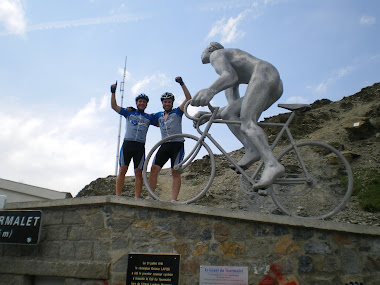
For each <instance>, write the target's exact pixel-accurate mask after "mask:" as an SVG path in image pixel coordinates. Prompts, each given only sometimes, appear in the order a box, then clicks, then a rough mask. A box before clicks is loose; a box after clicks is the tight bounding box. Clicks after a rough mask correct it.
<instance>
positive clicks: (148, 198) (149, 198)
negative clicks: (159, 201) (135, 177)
mask: <svg viewBox="0 0 380 285" xmlns="http://www.w3.org/2000/svg"><path fill="white" fill-rule="evenodd" d="M145 199H146V200H153V198H152V197H150V196H146V197H145Z"/></svg>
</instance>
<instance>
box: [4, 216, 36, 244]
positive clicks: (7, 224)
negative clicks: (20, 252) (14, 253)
mask: <svg viewBox="0 0 380 285" xmlns="http://www.w3.org/2000/svg"><path fill="white" fill-rule="evenodd" d="M41 217H42V212H41V211H38V210H17V211H16V210H4V211H0V243H11V244H30V245H33V244H37V243H38V242H39V237H40V230H41Z"/></svg>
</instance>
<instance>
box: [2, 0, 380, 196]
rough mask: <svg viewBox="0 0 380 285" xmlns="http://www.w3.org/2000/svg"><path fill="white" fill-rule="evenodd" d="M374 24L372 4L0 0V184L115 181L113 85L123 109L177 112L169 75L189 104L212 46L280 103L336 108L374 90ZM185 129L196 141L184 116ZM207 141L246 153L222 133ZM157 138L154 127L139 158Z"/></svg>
mask: <svg viewBox="0 0 380 285" xmlns="http://www.w3.org/2000/svg"><path fill="white" fill-rule="evenodd" d="M379 22H380V1H377V0H361V1H358V0H309V1H304V0H255V1H248V0H247V1H245V0H204V1H197V0H193V1H185V0H176V1H171V0H161V1H156V0H139V1H132V0H127V1H126V0H112V1H109V0H107V1H106V0H64V1H63V0H55V1H43V0H33V1H31V0H0V45H1V48H0V58H1V61H0V178H2V179H7V180H12V181H16V182H20V183H25V184H30V185H34V186H39V187H45V188H49V189H53V190H57V191H64V192H70V193H71V194H72V195H73V196H75V195H76V194H77V193H78V192H79V191H80V190H82V189H83V188H84V187H85V186H86V185H87V184H89V183H90V182H91V181H93V180H95V179H97V178H99V177H107V176H108V175H114V174H115V167H116V156H117V153H118V149H117V145H118V136H119V128H121V138H123V136H124V128H125V124H124V119H123V120H122V125H121V126H119V122H120V117H119V115H118V114H117V113H115V112H114V111H113V110H112V109H111V108H110V97H111V95H110V88H109V87H110V85H111V84H112V83H114V82H115V81H116V80H117V81H118V82H119V86H120V82H124V92H121V91H120V89H119V88H118V92H117V101H118V103H119V104H121V101H122V97H123V106H134V105H135V102H134V98H135V97H136V95H138V94H139V93H142V92H143V93H145V94H147V95H148V96H149V97H150V101H149V104H148V107H147V109H146V112H148V113H154V112H157V111H161V110H162V106H161V102H160V99H159V98H160V95H161V94H162V93H164V92H166V91H169V92H172V93H174V94H175V95H176V101H175V107H176V106H178V104H179V103H181V102H182V101H183V99H184V95H183V93H182V89H181V88H180V86H179V85H178V84H177V83H176V82H175V81H174V78H175V77H176V76H181V77H182V78H183V80H184V82H185V83H186V85H187V87H188V89H189V91H190V92H191V94H192V95H193V96H194V95H195V94H196V93H197V91H199V90H201V89H204V88H207V87H209V86H210V85H211V84H212V83H213V82H214V81H215V80H216V79H217V78H218V75H217V74H216V73H215V71H214V69H213V68H212V66H211V65H210V64H202V63H201V59H200V57H201V54H202V52H203V50H204V49H205V47H206V46H207V45H208V44H209V43H210V42H213V41H216V42H219V43H221V44H222V45H223V46H224V47H225V48H239V49H241V50H244V51H246V52H248V53H250V54H252V55H253V56H255V57H258V58H260V59H263V60H266V61H268V62H270V63H271V64H273V65H274V66H275V67H276V68H277V69H278V71H279V73H280V76H281V78H282V81H283V84H284V93H283V95H282V97H281V98H280V99H279V101H278V103H313V102H314V101H316V100H318V99H324V98H327V99H330V100H332V101H338V100H340V99H342V98H343V97H345V96H349V95H352V94H355V93H357V92H359V91H360V90H361V89H362V88H364V87H366V86H370V85H372V84H374V83H376V82H379V81H380V78H379V75H380V37H379V34H380V27H379V24H380V23H379ZM124 68H125V72H124ZM240 90H241V95H243V94H244V90H245V89H244V86H243V87H241V88H240ZM122 94H123V96H122ZM212 104H213V105H216V106H224V105H225V104H226V100H225V97H224V94H223V92H222V93H219V94H217V95H215V97H214V98H213V100H212ZM195 111H196V110H195V109H191V110H190V112H195ZM279 112H284V110H281V109H279V108H278V107H277V103H275V104H274V105H273V106H272V107H271V108H270V109H268V110H267V111H266V112H265V113H263V115H262V119H263V118H265V117H269V116H272V115H276V114H278V113H279ZM183 132H184V133H190V134H193V135H195V134H197V133H196V131H195V130H194V129H193V128H192V122H191V121H190V120H189V119H187V118H185V117H184V119H183ZM211 133H212V134H213V135H214V137H215V138H216V139H217V141H219V142H220V143H221V144H222V146H223V147H225V149H226V150H227V151H232V150H236V149H239V148H241V147H242V145H241V144H240V143H239V142H238V141H237V140H236V139H235V138H234V137H233V135H232V134H231V133H230V132H229V130H228V129H227V128H226V127H225V126H217V127H216V128H215V129H211ZM159 139H160V132H159V129H158V128H155V127H150V129H149V132H148V136H147V143H146V151H147V152H148V151H149V149H150V148H151V147H152V146H153V145H154V144H155V143H156V142H157V141H159ZM130 168H133V167H130ZM128 174H129V175H131V174H132V172H128Z"/></svg>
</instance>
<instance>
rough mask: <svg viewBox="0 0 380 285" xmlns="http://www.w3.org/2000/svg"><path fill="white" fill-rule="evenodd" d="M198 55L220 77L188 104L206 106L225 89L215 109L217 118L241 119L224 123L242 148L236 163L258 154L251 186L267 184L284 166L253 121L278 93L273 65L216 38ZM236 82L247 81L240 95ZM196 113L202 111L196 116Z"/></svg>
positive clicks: (243, 165)
mask: <svg viewBox="0 0 380 285" xmlns="http://www.w3.org/2000/svg"><path fill="white" fill-rule="evenodd" d="M201 59H202V63H203V64H207V63H210V64H211V65H212V66H213V67H214V69H215V71H216V73H218V74H219V75H220V77H219V78H218V79H217V80H216V81H215V82H214V83H212V84H211V86H210V87H209V88H206V89H202V90H200V91H199V92H198V93H197V94H196V95H195V96H194V99H193V100H191V105H193V106H207V104H208V103H209V102H210V101H211V99H212V98H213V97H214V96H215V95H216V94H218V93H219V92H221V91H223V90H225V96H226V99H227V102H228V104H227V106H225V107H223V108H221V109H220V110H219V112H218V114H217V118H219V119H225V120H231V121H241V124H240V125H236V124H229V125H228V127H229V129H230V130H231V131H232V133H233V134H234V135H235V136H236V137H237V138H238V139H239V140H240V142H241V143H242V144H243V145H244V148H245V154H244V156H243V157H242V159H241V160H240V161H239V162H238V165H239V166H240V167H241V168H243V169H246V168H248V167H249V166H251V165H252V164H253V163H254V162H255V161H257V160H259V159H260V158H262V159H263V161H264V164H265V168H264V171H263V174H262V175H261V179H260V181H259V182H258V183H257V184H255V185H254V188H255V189H263V188H267V187H268V186H270V185H271V184H272V183H273V181H274V180H275V179H276V178H277V177H279V176H281V175H282V173H283V172H284V170H285V169H284V167H283V166H282V165H281V164H280V163H279V162H278V161H277V159H276V158H275V157H274V155H273V154H272V151H271V148H270V146H269V144H268V140H267V136H266V134H265V132H264V131H263V129H262V128H260V126H259V125H258V124H257V122H258V120H259V117H260V115H261V113H262V112H263V111H265V110H266V109H268V108H269V107H270V106H271V105H272V104H273V103H274V102H276V101H277V100H278V99H279V98H280V97H281V95H282V92H283V86H282V81H281V78H280V75H279V73H278V71H277V69H276V68H275V67H274V66H273V65H271V64H270V63H269V62H266V61H264V60H261V59H258V58H256V57H254V56H252V55H250V54H249V53H247V52H244V51H242V50H240V49H231V48H229V49H225V48H224V47H223V46H222V45H221V44H219V43H217V42H212V43H210V45H209V46H207V47H206V49H205V50H204V52H203V53H202V57H201ZM240 84H247V85H248V86H247V90H246V92H245V94H244V96H243V97H240V94H239V85H240ZM203 113H204V112H203ZM200 115H202V112H199V113H198V115H197V116H198V117H199V116H200Z"/></svg>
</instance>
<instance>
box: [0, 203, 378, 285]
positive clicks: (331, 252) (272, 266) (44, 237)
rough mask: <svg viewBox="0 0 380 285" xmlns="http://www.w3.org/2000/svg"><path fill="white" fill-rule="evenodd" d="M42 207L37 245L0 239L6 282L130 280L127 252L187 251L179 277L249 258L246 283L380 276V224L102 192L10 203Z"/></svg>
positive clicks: (291, 284)
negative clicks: (38, 278) (232, 209)
mask: <svg viewBox="0 0 380 285" xmlns="http://www.w3.org/2000/svg"><path fill="white" fill-rule="evenodd" d="M6 208H7V209H37V210H38V209H40V210H42V212H43V216H42V232H41V239H40V243H39V244H38V245H34V246H32V245H10V244H2V245H0V284H7V285H9V284H18V285H19V284H20V285H29V284H34V283H33V278H34V276H51V277H54V276H57V277H61V279H62V280H63V282H64V283H62V284H66V285H71V284H72V285H79V284H83V285H84V284H86V285H89V284H94V285H97V284H99V285H100V284H102V285H104V284H114V285H116V284H125V282H126V269H127V257H128V254H129V253H152V254H153V253H155V254H165V253H169V254H172V253H175V254H180V255H181V263H180V284H188V285H194V284H199V268H200V266H201V265H230V266H248V268H249V284H255V285H256V284H257V285H259V284H260V285H264V284H287V285H297V284H307V285H313V284H314V285H317V284H323V285H328V284H334V285H336V284H345V283H348V282H350V281H353V282H354V281H357V282H363V283H364V284H365V285H375V284H378V280H380V229H379V228H378V227H368V226H360V225H351V224H342V223H333V222H329V221H309V220H301V219H297V218H290V217H285V216H274V215H260V214H255V213H249V212H230V211H223V210H221V209H214V208H205V207H199V206H192V205H179V204H173V203H162V202H157V201H146V200H141V201H136V200H132V199H129V198H124V197H114V196H102V197H90V198H75V199H65V200H55V201H49V202H31V203H17V204H8V205H7V206H6Z"/></svg>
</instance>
